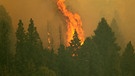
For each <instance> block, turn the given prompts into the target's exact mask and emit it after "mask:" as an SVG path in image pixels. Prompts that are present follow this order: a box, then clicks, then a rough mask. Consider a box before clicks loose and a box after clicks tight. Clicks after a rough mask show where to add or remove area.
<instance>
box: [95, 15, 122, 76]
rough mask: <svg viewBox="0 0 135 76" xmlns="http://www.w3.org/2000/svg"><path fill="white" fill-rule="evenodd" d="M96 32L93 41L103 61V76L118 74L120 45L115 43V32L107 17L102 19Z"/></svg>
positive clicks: (115, 75)
mask: <svg viewBox="0 0 135 76" xmlns="http://www.w3.org/2000/svg"><path fill="white" fill-rule="evenodd" d="M94 33H95V35H94V36H93V41H94V42H95V44H96V46H97V48H98V50H97V51H98V52H99V54H100V55H101V60H102V61H103V63H102V66H103V67H102V72H103V75H102V76H118V75H119V50H120V47H119V46H118V45H117V44H116V43H115V41H116V38H115V35H114V32H112V29H111V28H110V27H109V25H108V23H107V22H106V20H105V18H102V19H101V22H99V24H98V26H97V29H96V30H95V31H94Z"/></svg>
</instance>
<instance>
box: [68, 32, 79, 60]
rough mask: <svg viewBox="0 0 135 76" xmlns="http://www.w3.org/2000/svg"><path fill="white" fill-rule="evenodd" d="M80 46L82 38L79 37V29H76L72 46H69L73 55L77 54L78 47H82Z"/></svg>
mask: <svg viewBox="0 0 135 76" xmlns="http://www.w3.org/2000/svg"><path fill="white" fill-rule="evenodd" d="M80 47H81V42H80V39H79V38H78V34H77V31H76V30H75V31H74V35H73V39H72V40H71V42H70V46H69V48H70V51H71V54H72V56H74V57H76V56H77V51H78V49H80Z"/></svg>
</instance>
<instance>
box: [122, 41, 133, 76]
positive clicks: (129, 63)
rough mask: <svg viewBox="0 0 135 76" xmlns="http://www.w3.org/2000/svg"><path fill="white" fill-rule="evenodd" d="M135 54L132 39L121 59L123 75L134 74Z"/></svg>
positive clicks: (131, 75) (130, 75) (129, 75)
mask: <svg viewBox="0 0 135 76" xmlns="http://www.w3.org/2000/svg"><path fill="white" fill-rule="evenodd" d="M134 65H135V55H134V48H133V45H132V43H131V41H130V42H129V43H128V44H127V46H126V48H125V52H124V53H123V55H122V59H121V71H122V76H134V75H135V73H134V71H135V66H134Z"/></svg>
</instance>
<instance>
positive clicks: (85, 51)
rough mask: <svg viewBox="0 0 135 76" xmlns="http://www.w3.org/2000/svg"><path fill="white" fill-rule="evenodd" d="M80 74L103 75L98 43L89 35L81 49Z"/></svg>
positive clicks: (88, 75) (89, 75) (86, 75)
mask: <svg viewBox="0 0 135 76" xmlns="http://www.w3.org/2000/svg"><path fill="white" fill-rule="evenodd" d="M78 56H79V67H80V72H79V73H80V76H82V75H84V76H100V75H102V71H101V70H102V69H101V68H102V66H101V64H102V63H101V62H102V61H101V60H100V58H101V55H100V54H99V53H98V51H97V45H96V44H95V43H94V41H93V40H92V39H91V38H90V37H88V38H86V40H85V41H84V44H83V45H82V47H81V49H80V50H79V55H78Z"/></svg>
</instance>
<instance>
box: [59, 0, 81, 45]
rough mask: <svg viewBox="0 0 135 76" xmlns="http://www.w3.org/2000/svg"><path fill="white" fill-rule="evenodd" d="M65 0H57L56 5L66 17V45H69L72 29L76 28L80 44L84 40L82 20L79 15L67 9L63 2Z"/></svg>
mask: <svg viewBox="0 0 135 76" xmlns="http://www.w3.org/2000/svg"><path fill="white" fill-rule="evenodd" d="M64 2H65V0H58V1H57V6H58V8H59V10H60V11H61V12H62V13H63V15H64V16H65V17H66V19H67V20H66V22H67V32H66V34H67V41H66V42H67V43H66V45H67V46H69V42H70V41H71V40H72V39H73V34H74V31H75V30H76V31H77V33H78V37H79V39H80V40H81V44H83V42H84V31H83V29H82V21H81V18H80V16H79V15H78V14H77V13H72V12H70V11H69V10H67V8H66V5H65V4H64Z"/></svg>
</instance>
